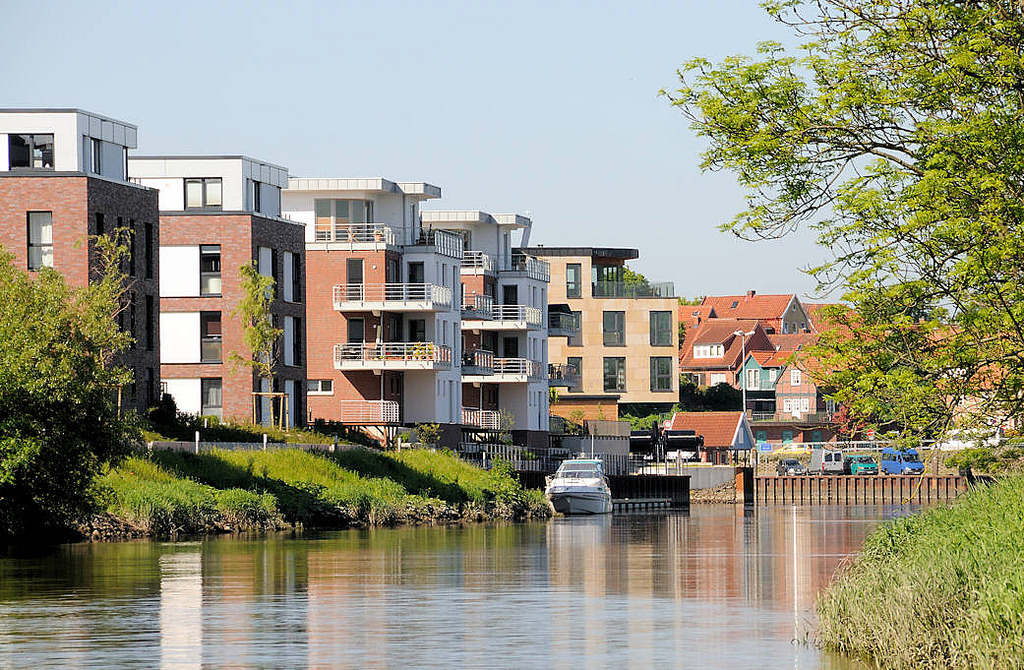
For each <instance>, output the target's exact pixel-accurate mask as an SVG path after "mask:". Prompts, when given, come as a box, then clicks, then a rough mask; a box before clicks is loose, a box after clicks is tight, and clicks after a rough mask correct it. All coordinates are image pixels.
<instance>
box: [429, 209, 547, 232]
mask: <svg viewBox="0 0 1024 670" xmlns="http://www.w3.org/2000/svg"><path fill="white" fill-rule="evenodd" d="M420 218H421V219H422V220H423V221H425V222H429V223H493V224H495V225H499V226H512V227H514V228H526V227H527V226H530V225H531V224H532V223H533V222H532V221H531V220H530V218H529V217H527V216H523V215H522V214H491V213H489V212H485V211H483V210H479V209H424V210H421V211H420Z"/></svg>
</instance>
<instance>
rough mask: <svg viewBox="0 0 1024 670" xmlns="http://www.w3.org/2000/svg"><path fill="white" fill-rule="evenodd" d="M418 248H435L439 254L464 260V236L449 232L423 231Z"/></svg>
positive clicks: (418, 240) (417, 242)
mask: <svg viewBox="0 0 1024 670" xmlns="http://www.w3.org/2000/svg"><path fill="white" fill-rule="evenodd" d="M416 246H427V247H434V248H435V249H436V250H437V253H439V254H443V255H445V256H449V257H451V258H458V259H460V260H461V259H462V256H463V249H462V236H461V235H456V234H455V233H451V232H448V231H447V230H421V231H420V236H419V237H418V238H417V239H416Z"/></svg>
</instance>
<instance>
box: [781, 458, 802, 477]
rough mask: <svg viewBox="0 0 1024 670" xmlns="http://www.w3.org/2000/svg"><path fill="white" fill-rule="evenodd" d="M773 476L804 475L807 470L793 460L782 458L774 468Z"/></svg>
mask: <svg viewBox="0 0 1024 670" xmlns="http://www.w3.org/2000/svg"><path fill="white" fill-rule="evenodd" d="M775 474H777V475H806V474H807V468H806V467H805V466H804V464H803V463H801V462H800V461H798V460H797V459H795V458H783V459H782V460H781V461H779V464H778V465H776V466H775Z"/></svg>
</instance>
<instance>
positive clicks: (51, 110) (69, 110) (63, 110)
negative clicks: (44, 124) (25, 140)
mask: <svg viewBox="0 0 1024 670" xmlns="http://www.w3.org/2000/svg"><path fill="white" fill-rule="evenodd" d="M0 114H86V115H88V116H95V117H96V118H97V119H103V120H104V121H110V122H111V123H119V124H121V125H122V126H128V127H129V128H133V129H134V130H136V131H137V130H138V129H139V127H138V126H137V125H135V124H134V123H129V122H127V121H122V120H121V119H115V118H114V117H112V116H107V115H105V114H97V113H96V112H90V111H89V110H87V109H81V108H79V107H0Z"/></svg>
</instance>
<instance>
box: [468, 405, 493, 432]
mask: <svg viewBox="0 0 1024 670" xmlns="http://www.w3.org/2000/svg"><path fill="white" fill-rule="evenodd" d="M462 425H464V426H474V427H476V428H483V429H484V430H501V415H500V414H498V412H495V411H494V410H490V409H469V408H468V407H463V408H462Z"/></svg>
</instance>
